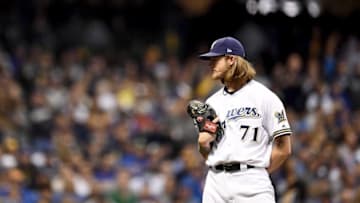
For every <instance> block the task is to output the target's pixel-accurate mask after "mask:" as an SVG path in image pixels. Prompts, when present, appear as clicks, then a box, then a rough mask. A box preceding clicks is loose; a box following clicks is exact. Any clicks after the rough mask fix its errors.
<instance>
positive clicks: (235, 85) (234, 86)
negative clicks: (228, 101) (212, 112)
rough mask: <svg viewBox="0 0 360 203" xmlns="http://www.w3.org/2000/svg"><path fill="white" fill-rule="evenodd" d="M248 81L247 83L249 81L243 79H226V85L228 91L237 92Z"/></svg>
mask: <svg viewBox="0 0 360 203" xmlns="http://www.w3.org/2000/svg"><path fill="white" fill-rule="evenodd" d="M246 83H247V81H243V80H233V81H229V82H226V81H225V82H224V85H225V87H226V89H227V91H229V92H236V91H237V90H239V89H241V88H242V87H243V86H244V85H245V84H246Z"/></svg>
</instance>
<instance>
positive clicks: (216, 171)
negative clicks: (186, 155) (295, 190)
mask: <svg viewBox="0 0 360 203" xmlns="http://www.w3.org/2000/svg"><path fill="white" fill-rule="evenodd" d="M200 59H203V60H208V61H209V68H210V69H211V77H212V79H214V80H220V81H221V82H222V83H223V84H224V86H223V87H222V88H221V89H220V90H218V91H217V92H216V93H214V94H213V95H211V96H210V97H209V98H208V99H207V100H206V102H205V103H203V102H201V101H194V100H193V101H191V102H190V103H189V105H188V109H187V110H188V113H189V115H190V116H191V118H192V119H193V120H194V124H195V125H196V127H197V129H198V131H199V137H198V144H199V151H200V153H201V154H202V156H203V157H204V158H205V159H206V165H207V166H208V167H209V171H208V174H207V177H206V182H205V186H204V191H203V202H204V203H221V202H234V203H247V202H248V203H253V202H261V203H274V202H275V195H274V188H273V186H272V184H271V180H270V177H269V174H270V173H271V172H273V171H274V170H276V169H277V168H279V167H280V166H281V164H282V163H283V162H284V161H285V160H286V159H287V158H288V157H289V155H290V154H291V141H290V137H291V136H290V135H291V129H290V125H289V122H288V120H287V117H286V111H285V108H284V105H283V103H282V102H281V100H280V99H279V98H278V96H277V95H275V94H274V93H273V92H272V91H271V90H269V89H268V88H267V87H265V86H264V85H262V84H261V83H259V82H258V81H256V80H254V77H255V74H256V72H255V70H254V68H253V67H252V66H251V64H250V63H249V62H248V61H247V60H246V59H245V51H244V47H243V45H242V44H241V43H240V42H239V41H238V40H237V39H235V38H232V37H224V38H220V39H218V40H216V41H214V42H213V43H212V45H211V48H210V51H209V52H208V53H205V54H202V55H200Z"/></svg>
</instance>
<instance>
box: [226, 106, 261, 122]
mask: <svg viewBox="0 0 360 203" xmlns="http://www.w3.org/2000/svg"><path fill="white" fill-rule="evenodd" d="M260 117H261V116H260V114H259V112H258V109H257V108H256V107H240V108H234V109H231V110H228V112H227V114H226V118H227V119H228V120H231V119H237V118H260Z"/></svg>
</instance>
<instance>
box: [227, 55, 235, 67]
mask: <svg viewBox="0 0 360 203" xmlns="http://www.w3.org/2000/svg"><path fill="white" fill-rule="evenodd" d="M226 58H227V60H228V62H229V65H230V66H232V65H233V64H234V63H235V60H236V57H235V56H232V55H227V56H226Z"/></svg>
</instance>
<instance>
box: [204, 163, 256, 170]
mask: <svg viewBox="0 0 360 203" xmlns="http://www.w3.org/2000/svg"><path fill="white" fill-rule="evenodd" d="M210 168H211V169H213V170H216V171H225V172H235V171H240V170H243V169H250V168H255V166H253V165H249V164H243V163H239V162H229V163H222V164H218V165H215V166H210Z"/></svg>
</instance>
